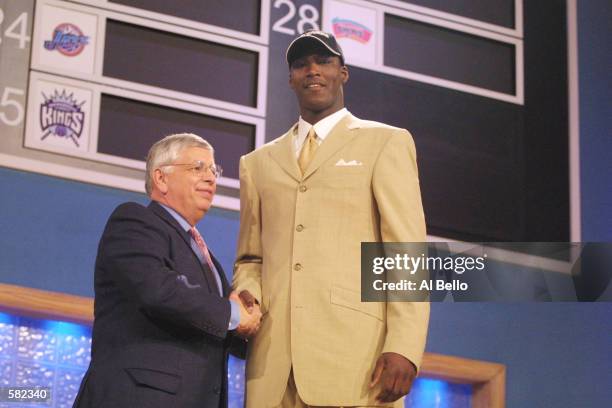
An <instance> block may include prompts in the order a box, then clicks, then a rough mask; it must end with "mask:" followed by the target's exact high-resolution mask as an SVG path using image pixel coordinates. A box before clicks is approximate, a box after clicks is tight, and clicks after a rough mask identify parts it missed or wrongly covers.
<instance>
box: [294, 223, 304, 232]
mask: <svg viewBox="0 0 612 408" xmlns="http://www.w3.org/2000/svg"><path fill="white" fill-rule="evenodd" d="M295 230H296V231H297V232H302V231H304V226H303V225H302V224H299V225H298V226H297V227H295Z"/></svg>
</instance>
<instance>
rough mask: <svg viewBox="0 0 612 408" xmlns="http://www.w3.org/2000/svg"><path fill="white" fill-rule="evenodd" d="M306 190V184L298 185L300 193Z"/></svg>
mask: <svg viewBox="0 0 612 408" xmlns="http://www.w3.org/2000/svg"><path fill="white" fill-rule="evenodd" d="M306 190H308V187H306V186H300V193H303V192H305V191H306Z"/></svg>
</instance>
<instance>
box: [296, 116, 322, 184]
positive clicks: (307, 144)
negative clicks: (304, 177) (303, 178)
mask: <svg viewBox="0 0 612 408" xmlns="http://www.w3.org/2000/svg"><path fill="white" fill-rule="evenodd" d="M317 147H319V144H318V143H317V134H316V133H315V130H314V127H311V128H310V131H309V132H308V136H306V140H305V141H304V145H303V146H302V151H301V152H300V157H298V165H299V166H300V170H302V174H303V173H304V172H305V171H306V168H307V167H308V163H310V161H311V160H312V158H313V157H314V155H315V152H316V151H317Z"/></svg>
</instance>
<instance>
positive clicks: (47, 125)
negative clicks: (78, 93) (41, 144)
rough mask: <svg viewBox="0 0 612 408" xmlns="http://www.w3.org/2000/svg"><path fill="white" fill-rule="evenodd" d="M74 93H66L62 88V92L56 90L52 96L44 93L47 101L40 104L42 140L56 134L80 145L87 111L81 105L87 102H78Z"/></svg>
mask: <svg viewBox="0 0 612 408" xmlns="http://www.w3.org/2000/svg"><path fill="white" fill-rule="evenodd" d="M72 95H73V94H70V95H66V90H62V93H61V94H60V93H59V92H58V91H57V90H55V91H54V92H53V95H51V96H50V97H47V96H46V95H45V94H43V98H44V99H45V101H44V102H43V103H42V104H41V105H40V128H41V130H42V131H43V136H42V138H41V139H40V140H45V139H46V138H47V137H48V136H50V135H54V136H57V137H60V138H68V139H70V140H72V141H73V142H74V144H75V145H76V146H77V147H79V138H80V137H81V132H83V123H84V121H85V113H84V112H83V111H82V110H81V107H82V106H83V104H84V103H85V102H81V103H79V102H77V101H76V100H75V99H74V98H73V97H72Z"/></svg>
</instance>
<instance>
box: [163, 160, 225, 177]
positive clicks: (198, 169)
mask: <svg viewBox="0 0 612 408" xmlns="http://www.w3.org/2000/svg"><path fill="white" fill-rule="evenodd" d="M169 166H191V167H189V168H188V169H187V170H191V172H192V173H193V174H194V175H195V176H198V177H204V175H205V174H206V172H207V171H208V170H210V172H211V173H212V175H213V176H215V178H219V177H221V174H223V169H222V168H221V166H219V165H218V164H209V165H207V164H206V163H204V162H203V161H202V160H196V161H194V162H193V163H172V164H162V165H161V166H159V167H169Z"/></svg>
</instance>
